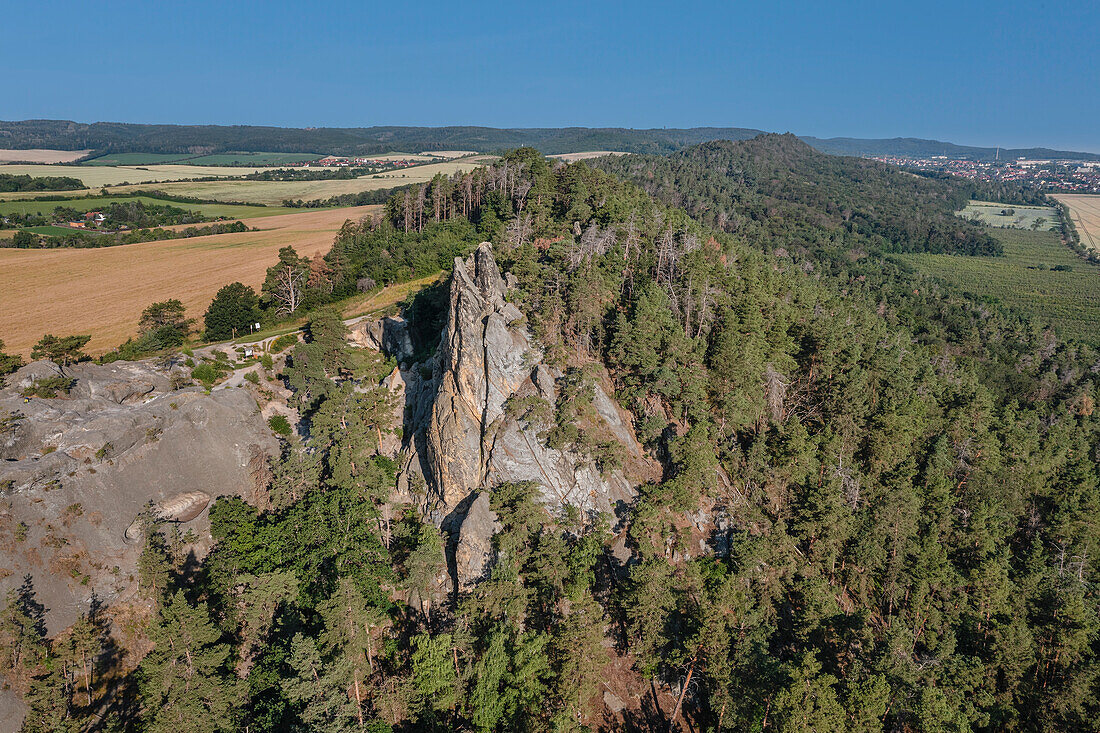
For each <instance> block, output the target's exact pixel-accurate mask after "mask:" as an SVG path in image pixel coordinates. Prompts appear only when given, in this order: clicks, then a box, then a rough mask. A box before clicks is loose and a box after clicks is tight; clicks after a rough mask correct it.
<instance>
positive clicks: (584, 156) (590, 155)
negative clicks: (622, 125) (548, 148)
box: [546, 150, 627, 163]
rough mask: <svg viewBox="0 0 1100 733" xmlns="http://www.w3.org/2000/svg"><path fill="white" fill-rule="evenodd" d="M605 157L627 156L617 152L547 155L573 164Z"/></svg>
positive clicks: (591, 151)
mask: <svg viewBox="0 0 1100 733" xmlns="http://www.w3.org/2000/svg"><path fill="white" fill-rule="evenodd" d="M605 155H627V153H622V152H619V151H617V150H587V151H582V152H576V153H558V154H557V155H547V156H546V157H547V158H557V159H558V160H564V161H565V162H566V163H572V162H574V161H578V160H589V159H591V158H602V157H604V156H605Z"/></svg>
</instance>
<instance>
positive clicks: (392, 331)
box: [348, 316, 413, 362]
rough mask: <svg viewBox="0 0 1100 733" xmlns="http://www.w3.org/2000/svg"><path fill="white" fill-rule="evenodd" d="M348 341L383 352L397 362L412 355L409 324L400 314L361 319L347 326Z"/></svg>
mask: <svg viewBox="0 0 1100 733" xmlns="http://www.w3.org/2000/svg"><path fill="white" fill-rule="evenodd" d="M348 341H350V342H351V343H352V344H354V345H355V346H359V347H362V348H368V349H374V350H375V351H382V352H385V353H386V354H389V355H390V356H393V357H394V358H395V359H397V361H399V362H403V361H406V360H407V359H409V357H411V356H412V355H413V345H412V338H411V337H410V336H409V324H408V323H407V322H406V321H405V319H404V318H402V317H400V316H383V317H382V318H378V319H375V320H367V319H364V320H361V321H359V322H358V323H355V324H353V325H351V326H350V327H349V328H348Z"/></svg>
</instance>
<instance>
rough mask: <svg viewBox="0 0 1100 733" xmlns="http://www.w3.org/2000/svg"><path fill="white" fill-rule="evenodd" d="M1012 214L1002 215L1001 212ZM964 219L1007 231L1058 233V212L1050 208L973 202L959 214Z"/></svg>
mask: <svg viewBox="0 0 1100 733" xmlns="http://www.w3.org/2000/svg"><path fill="white" fill-rule="evenodd" d="M1002 211H1005V212H1009V211H1010V212H1012V213H1011V214H1002V213H1001V212H1002ZM959 216H961V217H963V218H964V219H971V220H974V221H980V222H982V223H983V224H988V225H989V226H993V227H1003V228H1007V229H1033V228H1034V229H1042V230H1043V231H1058V229H1059V226H1060V225H1059V223H1058V212H1057V211H1055V210H1054V209H1053V208H1051V207H1049V206H1020V205H1018V204H998V203H994V202H992V201H971V202H970V203H969V204H967V206H966V208H965V209H963V210H962V211H960V212H959Z"/></svg>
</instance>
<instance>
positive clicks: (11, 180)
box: [0, 173, 84, 193]
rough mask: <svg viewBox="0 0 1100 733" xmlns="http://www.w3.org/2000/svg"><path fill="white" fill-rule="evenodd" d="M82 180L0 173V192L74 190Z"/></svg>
mask: <svg viewBox="0 0 1100 733" xmlns="http://www.w3.org/2000/svg"><path fill="white" fill-rule="evenodd" d="M80 188H84V182H83V181H81V180H79V179H77V178H72V177H70V176H35V177H31V176H27V175H19V176H16V175H12V174H10V173H0V193H13V192H17V191H74V190H76V189H80Z"/></svg>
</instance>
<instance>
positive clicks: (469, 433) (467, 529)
mask: <svg viewBox="0 0 1100 733" xmlns="http://www.w3.org/2000/svg"><path fill="white" fill-rule="evenodd" d="M505 294H506V284H505V279H504V278H503V277H502V276H501V273H500V270H499V268H498V266H497V263H496V261H495V259H494V257H493V251H492V247H491V246H490V245H489V243H487V242H486V243H482V244H481V245H480V246H479V247H478V248H477V250H476V251H475V252H474V253H473V254H472V255H471V256H470V257H469V258H468V259H461V258H456V260H455V266H454V275H453V278H452V282H451V293H450V302H449V306H448V313H447V319H446V325H445V327H444V329H443V333H442V335H441V337H440V342H439V347H438V349H437V350H436V353H435V355H434V356H433V358H432V359H431V360H430V361H429V362H427V363H425V364H417V365H412V366H411V367H409V368H403V369H401V370H399V371H398V372H396V373H395V374H392V375H390V377H388V378H387V384H388V386H390V388H391V389H393V390H394V391H395V392H396V391H400V392H401V393H403V395H404V405H403V408H402V409H403V425H404V433H403V434H404V440H403V446H402V448H403V450H404V453H405V461H404V465H403V470H402V473H401V475H400V477H399V483H398V486H399V489H400V490H401V492H402V497H401V498H402V499H404V500H406V501H411V502H415V503H417V504H419V505H420V506H421V508H422V510H423V512H424V514H425V515H426V516H428V517H429V518H431V519H432V520H433V521H435V522H436V523H437V524H439V525H441V526H443V527H444V528H445V529H447V530H449V532H450V535H451V537H452V542H453V553H454V554H453V555H452V559H453V563H452V564H453V568H454V573H455V576H456V577H455V581H456V582H457V584H458V586H459V587H460V588H466V587H468V586H469V585H470V584H471V583H472V582H474V581H475V580H476V579H478V578H479V577H481V576H482V575H483V574H484V573H485V572H486V570H487V567H488V563H489V555H490V546H491V542H490V540H491V537H492V534H493V532H494V531H495V528H496V527H498V526H499V525H497V524H496V518H495V516H493V513H492V511H491V510H490V508H489V507H490V504H489V496H490V495H491V493H492V489H493V487H494V486H498V485H500V484H501V483H505V482H513V481H533V482H535V483H537V484H538V485H539V487H540V491H539V498H540V500H541V501H543V502H544V503H545V504H547V505H548V506H549V507H550V508H551V510H555V509H560V508H562V507H564V506H565V505H572V506H575V507H577V508H579V509H581V510H582V511H588V512H597V511H604V512H610V511H612V510H613V509H614V508H615V506H616V505H617V504H618V503H619V502H629V501H630V500H631V498H632V497H633V495H634V490H633V488H632V484H631V481H630V480H628V479H627V477H626V476H625V475H624V473H623V472H622V471H621V470H616V471H612V472H610V473H608V474H606V475H601V473H600V471H599V470H597V468H596V466H595V465H593V463H592V462H591V461H590V460H588V459H586V458H585V457H583V456H580V455H577V454H575V453H572V452H570V451H566V450H558V449H554V448H550V447H549V446H548V445H546V442H545V440H544V439H543V438H541V437H540V436H539V431H540V427H539V426H537V425H532V424H528V423H526V422H525V421H524V420H523V418H522V417H520V416H517V415H513V414H509V411H508V410H506V405H507V403H508V401H509V400H510V399H522V398H524V397H537V398H539V399H540V400H542V401H545V402H546V403H547V404H548V405H551V406H552V405H554V404H555V403H556V402H557V398H558V385H557V380H558V379H559V378H560V377H561V376H562V374H561V372H560V371H559V370H557V369H555V368H554V367H551V366H549V365H547V364H545V363H544V362H543V355H542V352H541V349H540V348H539V346H538V344H537V343H536V342H535V340H534V339H533V337H532V336H531V335H530V333H529V332H528V330H527V328H526V326H525V321H524V317H523V313H522V312H521V311H520V310H519V309H518V308H517V307H516V306H515V305H513V304H511V303H509V302H507V300H506V298H505ZM383 345H384V344H383ZM397 381H400V382H401V384H400V386H398V385H397V384H396V382H397ZM593 406H594V407H595V408H596V412H597V415H598V418H597V419H598V420H599V421H601V423H602V425H601V429H602V430H604V431H606V432H607V433H608V434H610V435H613V436H614V437H615V439H617V440H618V441H619V442H621V443H622V445H623V448H624V451H625V453H626V454H627V455H628V457H629V458H630V459H631V460H633V461H635V462H636V463H645V461H646V459H645V458H644V456H643V454H642V450H641V448H640V446H639V445H638V443H637V440H636V439H635V437H634V435H633V432H632V431H631V429H630V426H629V423H628V422H627V421H626V420H624V418H623V417H622V415H621V414H620V412H619V410H618V408H617V407H616V405H615V404H614V401H613V400H612V399H611V398H609V397H608V396H607V394H606V393H605V392H604V391H603V390H602V389H601V388H600V387H599V386H598V385H597V386H596V387H595V398H594V400H593Z"/></svg>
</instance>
